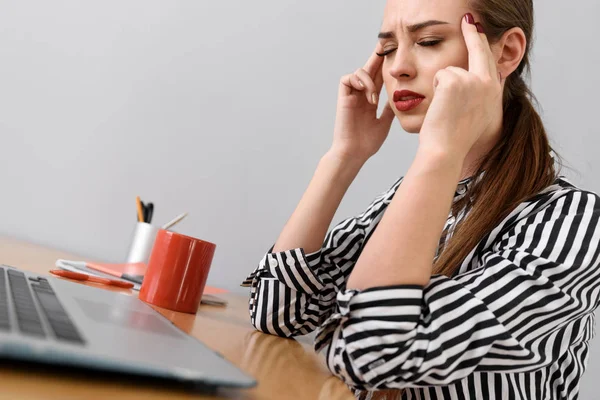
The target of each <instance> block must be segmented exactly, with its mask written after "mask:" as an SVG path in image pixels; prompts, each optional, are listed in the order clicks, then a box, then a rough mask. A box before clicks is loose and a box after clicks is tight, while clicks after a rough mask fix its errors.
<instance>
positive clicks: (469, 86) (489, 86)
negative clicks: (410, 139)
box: [419, 18, 502, 160]
mask: <svg viewBox="0 0 600 400" xmlns="http://www.w3.org/2000/svg"><path fill="white" fill-rule="evenodd" d="M461 26H462V32H463V35H464V38H465V42H466V44H467V50H468V53H469V70H468V71H466V70H464V69H462V68H458V67H447V68H445V69H442V70H439V71H438V72H437V74H436V75H435V78H434V83H433V86H434V96H433V100H432V102H431V104H430V106H429V109H428V110H427V115H426V116H425V120H424V121H423V126H422V128H421V131H420V134H419V148H420V149H421V148H422V149H430V150H433V151H434V152H436V153H439V152H443V153H444V154H450V155H454V156H457V157H462V159H463V160H464V157H466V155H467V153H468V152H469V150H470V149H471V147H472V146H473V145H474V144H475V142H477V140H478V139H479V138H480V137H481V136H482V135H483V134H485V133H489V132H491V131H494V130H497V129H499V128H500V126H501V123H502V85H501V82H500V78H499V75H498V70H497V69H496V62H495V60H494V57H493V55H492V51H491V49H490V45H489V43H488V40H487V37H486V36H485V34H483V33H479V32H478V31H477V27H476V26H475V25H472V24H469V23H468V22H467V21H466V18H463V19H462V25H461Z"/></svg>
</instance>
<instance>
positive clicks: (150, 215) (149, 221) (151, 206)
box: [146, 203, 154, 224]
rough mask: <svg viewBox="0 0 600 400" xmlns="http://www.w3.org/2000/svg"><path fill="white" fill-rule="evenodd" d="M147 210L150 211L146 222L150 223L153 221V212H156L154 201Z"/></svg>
mask: <svg viewBox="0 0 600 400" xmlns="http://www.w3.org/2000/svg"><path fill="white" fill-rule="evenodd" d="M146 211H147V212H148V213H147V214H146V222H147V223H149V224H150V223H152V214H154V203H148V205H147V206H146Z"/></svg>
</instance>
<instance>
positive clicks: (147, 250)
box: [127, 222, 159, 264]
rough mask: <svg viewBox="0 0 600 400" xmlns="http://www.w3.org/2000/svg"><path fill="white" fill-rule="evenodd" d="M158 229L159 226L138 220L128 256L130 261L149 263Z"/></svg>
mask: <svg viewBox="0 0 600 400" xmlns="http://www.w3.org/2000/svg"><path fill="white" fill-rule="evenodd" d="M158 229H159V228H158V227H157V226H153V225H151V224H148V223H146V222H138V223H137V224H136V225H135V230H134V232H133V238H132V240H131V247H130V248H129V255H128V256H127V262H128V263H136V262H143V263H146V264H148V260H149V259H150V254H151V253H152V247H154V240H155V239H156V234H157V233H158Z"/></svg>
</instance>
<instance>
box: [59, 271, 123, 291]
mask: <svg viewBox="0 0 600 400" xmlns="http://www.w3.org/2000/svg"><path fill="white" fill-rule="evenodd" d="M50 273H51V274H53V275H56V276H61V277H63V278H69V279H75V280H77V281H90V282H95V283H102V284H104V285H109V286H118V287H122V288H125V289H131V288H132V287H133V286H134V285H133V283H131V282H123V281H119V280H116V279H108V278H100V277H97V276H92V275H88V274H80V273H79V272H73V271H65V270H62V269H51V270H50Z"/></svg>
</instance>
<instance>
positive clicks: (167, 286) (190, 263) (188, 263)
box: [139, 229, 217, 314]
mask: <svg viewBox="0 0 600 400" xmlns="http://www.w3.org/2000/svg"><path fill="white" fill-rule="evenodd" d="M216 247H217V246H216V245H215V244H213V243H210V242H207V241H204V240H200V239H195V238H193V237H190V236H185V235H182V234H180V233H176V232H172V231H167V230H164V229H159V231H158V233H157V234H156V239H155V241H154V246H153V247H152V253H151V254H150V260H149V261H148V269H147V270H146V274H145V275H144V280H143V283H142V287H141V288H140V294H139V298H140V299H141V300H143V301H145V302H146V303H150V304H153V305H155V306H158V307H162V308H167V309H169V310H173V311H179V312H185V313H191V314H195V313H196V312H197V311H198V306H199V305H200V300H201V299H202V292H204V286H205V285H206V278H208V272H209V270H210V265H211V263H212V259H213V255H214V254H215V249H216Z"/></svg>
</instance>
